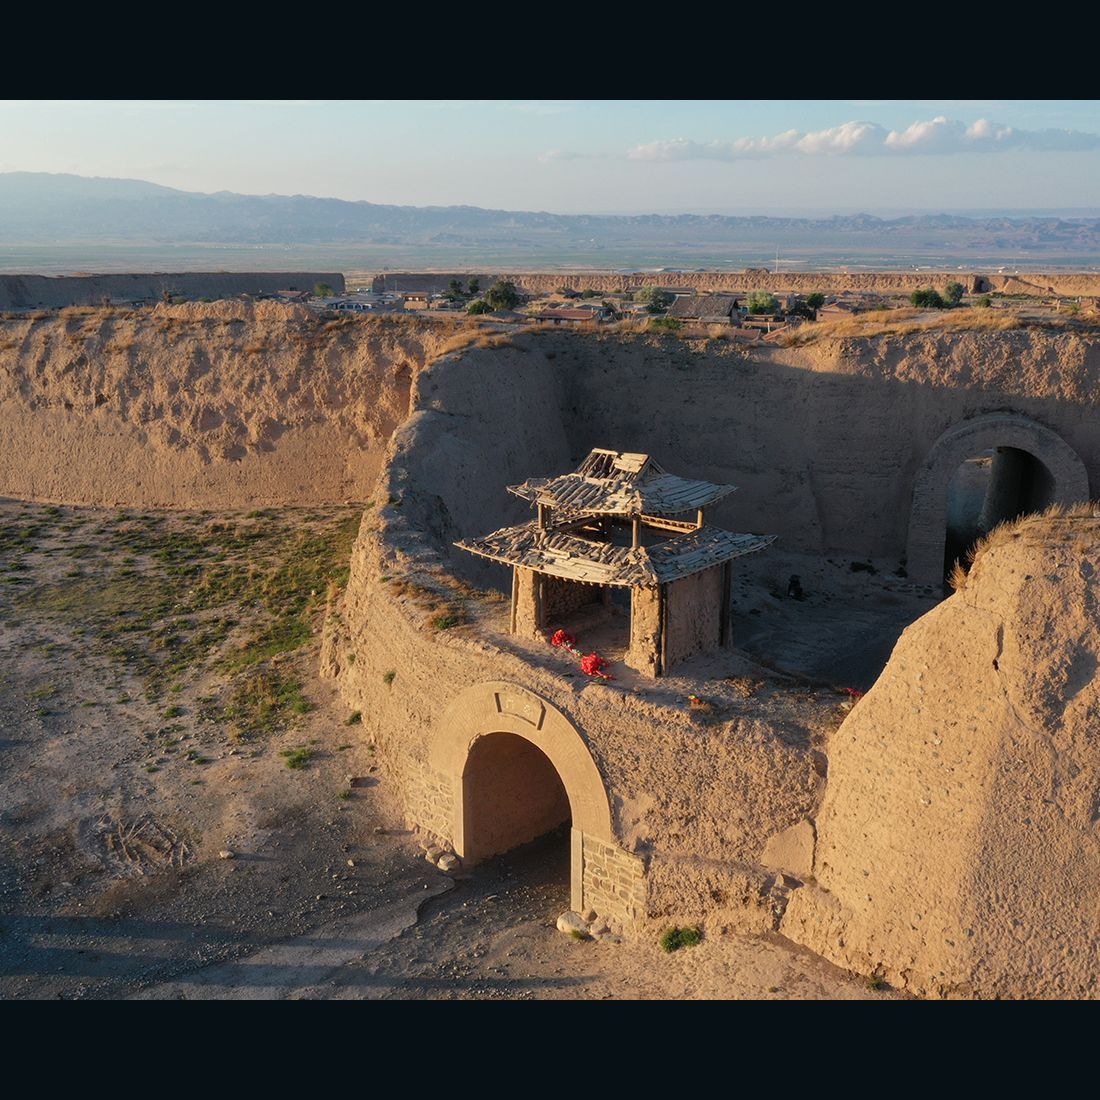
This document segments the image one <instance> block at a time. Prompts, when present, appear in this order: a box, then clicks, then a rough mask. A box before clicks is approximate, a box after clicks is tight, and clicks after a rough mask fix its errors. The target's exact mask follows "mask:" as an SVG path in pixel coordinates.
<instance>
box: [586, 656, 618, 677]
mask: <svg viewBox="0 0 1100 1100" xmlns="http://www.w3.org/2000/svg"><path fill="white" fill-rule="evenodd" d="M604 668H607V662H606V661H605V660H604V659H603V658H602V657H601V656H600V655H599V654H598V653H589V654H588V655H587V656H585V657H582V658H581V672H583V673H584V674H585V675H586V676H602V677H603V678H604V679H605V680H610V679H611V677H610V676H608V674H607V673H606V672H601V671H600V670H601V669H604Z"/></svg>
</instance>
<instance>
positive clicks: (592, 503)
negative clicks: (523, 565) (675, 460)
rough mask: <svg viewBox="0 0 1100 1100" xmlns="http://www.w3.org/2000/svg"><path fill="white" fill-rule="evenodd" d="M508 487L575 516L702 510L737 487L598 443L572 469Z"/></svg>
mask: <svg viewBox="0 0 1100 1100" xmlns="http://www.w3.org/2000/svg"><path fill="white" fill-rule="evenodd" d="M508 491H509V492H510V493H515V495H516V496H518V497H523V499H524V500H529V501H531V502H532V503H535V504H543V505H546V506H548V507H550V508H554V509H557V510H560V511H563V512H565V513H569V514H574V515H581V514H589V515H616V516H637V515H643V514H646V515H666V516H667V515H675V514H676V513H677V512H690V511H694V510H696V509H698V508H703V507H705V506H706V505H708V504H712V503H713V502H714V501H716V500H721V499H722V497H725V496H728V495H729V494H730V493H732V492H735V491H736V486H733V485H716V484H714V483H713V482H710V481H696V480H693V479H691V478H686V477H677V476H676V475H675V474H669V473H666V472H665V470H664V469H662V468H661V467H660V466H659V465H658V464H657V463H656V462H654V461H653V459H652V458H650V457H649V455H645V454H636V453H633V452H630V451H621V452H620V451H609V450H605V449H604V448H602V447H597V448H596V449H595V450H593V451H592V452H591V453H590V454H589V456H588V457H587V458H586V459H585V460H584V461H583V462H582V463H581V464H580V466H578V467H577V469H576V470H575V471H574V472H573V473H570V474H562V475H560V476H559V477H531V478H528V479H527V480H526V481H525V482H524V483H523V484H522V485H509V486H508Z"/></svg>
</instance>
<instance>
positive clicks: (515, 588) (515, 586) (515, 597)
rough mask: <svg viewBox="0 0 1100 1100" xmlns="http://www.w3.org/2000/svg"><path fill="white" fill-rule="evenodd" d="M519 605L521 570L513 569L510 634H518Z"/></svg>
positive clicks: (515, 567) (509, 621) (514, 567)
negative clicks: (517, 614) (517, 607)
mask: <svg viewBox="0 0 1100 1100" xmlns="http://www.w3.org/2000/svg"><path fill="white" fill-rule="evenodd" d="M518 603H519V568H518V567H517V566H513V567H512V614H511V616H510V617H509V620H508V632H509V633H510V634H515V632H516V606H517V604H518Z"/></svg>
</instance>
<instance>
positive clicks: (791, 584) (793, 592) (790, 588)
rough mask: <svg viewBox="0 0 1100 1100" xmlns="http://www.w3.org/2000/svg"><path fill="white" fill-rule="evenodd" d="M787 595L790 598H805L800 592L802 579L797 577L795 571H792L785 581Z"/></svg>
mask: <svg viewBox="0 0 1100 1100" xmlns="http://www.w3.org/2000/svg"><path fill="white" fill-rule="evenodd" d="M787 595H788V596H789V597H790V598H791V599H792V600H802V599H805V595H804V594H803V592H802V581H801V580H800V579H799V576H798V574H797V573H792V574H791V579H790V580H789V581H787Z"/></svg>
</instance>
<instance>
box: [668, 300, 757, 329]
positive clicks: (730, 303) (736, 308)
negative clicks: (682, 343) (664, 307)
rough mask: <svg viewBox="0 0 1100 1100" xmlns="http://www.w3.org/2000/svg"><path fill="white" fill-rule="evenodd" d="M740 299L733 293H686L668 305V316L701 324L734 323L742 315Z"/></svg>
mask: <svg viewBox="0 0 1100 1100" xmlns="http://www.w3.org/2000/svg"><path fill="white" fill-rule="evenodd" d="M740 307H741V303H740V300H739V299H738V298H737V297H736V296H735V295H733V294H690V295H689V294H685V295H682V296H681V297H679V298H676V299H675V300H674V301H673V303H672V304H671V305H670V306H669V307H668V316H669V317H674V318H676V320H678V321H689V322H690V321H697V322H699V323H700V324H710V325H734V324H736V323H737V319H738V317H739V316H740Z"/></svg>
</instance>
